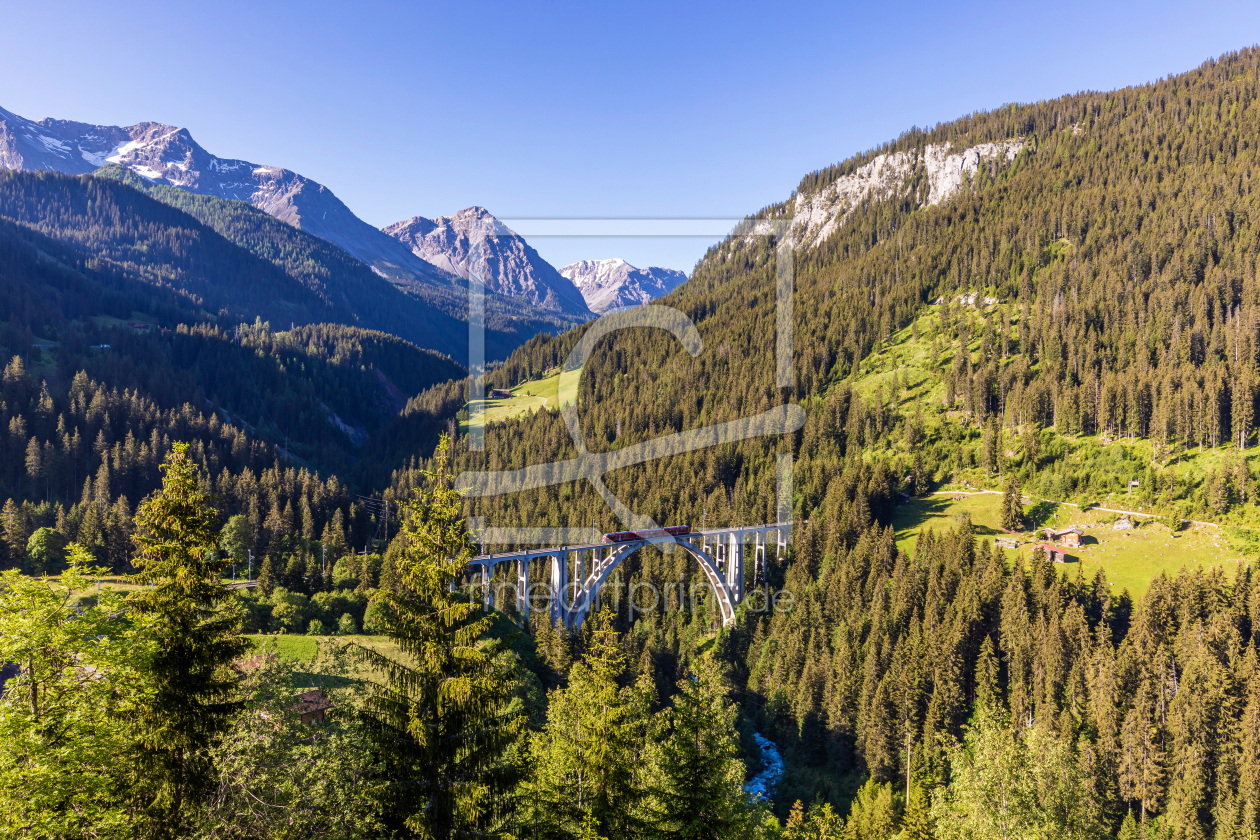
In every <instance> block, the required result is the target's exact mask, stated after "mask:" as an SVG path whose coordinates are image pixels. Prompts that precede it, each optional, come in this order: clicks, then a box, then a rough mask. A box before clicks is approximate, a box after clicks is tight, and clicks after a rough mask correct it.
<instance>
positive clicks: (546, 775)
mask: <svg viewBox="0 0 1260 840" xmlns="http://www.w3.org/2000/svg"><path fill="white" fill-rule="evenodd" d="M590 620H591V621H592V623H593V626H592V629H591V631H590V644H589V647H588V649H587V652H586V655H585V656H583V657H582V659H581V660H580V661H578V662H576V663H574V665H573V667H572V668H571V669H570V670H569V683H568V686H567V687H565V688H562V689H557V690H555V691H553V692H552V693H551V695H550V702H549V703H548V704H547V724H546V727H545V728H544V730H543V731H542V732H541V733H539V734H537V735H535V736H534V738H533V739H532V741H531V744H530V765H531V773H530V777H529V779H528V780H527V781H526V783H525V785H523V786H522V790H521V796H520V797H519V799H520V801H521V804H522V806H523V808H524V813H523V817H524V820H525V822H526V824H528V825H530V826H531V828H532V831H531V833H530V836H538V837H549V836H556V835H561V836H564V835H567V836H573V835H574V834H577V833H578V832H579V831H580V829H581V826H582V824H583V820H584V819H585V817H586V815H588V814H589V815H590V816H592V817H593V818H594V820H595V824H596V826H597V827H598V831H599V833H600V834H602V835H604V836H607V837H610V838H613V840H630V838H638V837H642V836H643V835H644V834H645V833H646V831H647V830H648V826H647V825H645V824H644V820H643V818H642V812H643V805H644V797H645V794H646V793H647V791H646V789H645V788H646V786H645V779H644V769H645V768H644V767H643V763H644V761H643V759H644V751H645V747H646V741H647V736H648V727H649V723H650V716H649V710H650V703H651V687H650V685H651V683H650V678H649V677H648V676H647V675H644V676H643V677H641V678H640V681H639V682H638V683H636V684H635V685H632V686H627V687H622V686H620V685H619V684H618V680H620V679H621V678H622V676H623V675H624V674H625V670H626V656H625V653H624V652H623V651H622V650H621V647H620V645H619V644H618V639H617V633H616V631H615V630H614V629H613V626H612V614H611V613H610V612H609V611H608V609H607V608H605V609H604V610H603V611H602V612H600V613H599V614H598V615H596V616H593V617H592V618H591V619H590Z"/></svg>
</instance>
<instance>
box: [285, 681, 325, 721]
mask: <svg viewBox="0 0 1260 840" xmlns="http://www.w3.org/2000/svg"><path fill="white" fill-rule="evenodd" d="M332 707H333V704H332V700H330V699H328V695H327V694H325V693H324V692H323V691H322V690H321V689H318V688H314V689H311V690H310V691H304V692H302V694H301V696H299V697H298V701H297V702H296V703H294V704H293V707H292V708H293V711H295V712H297V713H298V715H299V716H300V718H301V720H302V723H311V722H312V721H314V722H316V723H323V722H324V721H325V720H326V719H327V716H328V712H329V710H331V709H332Z"/></svg>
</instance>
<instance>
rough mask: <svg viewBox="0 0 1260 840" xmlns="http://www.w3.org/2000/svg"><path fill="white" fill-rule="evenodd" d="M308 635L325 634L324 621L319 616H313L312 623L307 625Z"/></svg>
mask: <svg viewBox="0 0 1260 840" xmlns="http://www.w3.org/2000/svg"><path fill="white" fill-rule="evenodd" d="M306 635H308V636H322V635H324V622H322V621H320V620H319V619H318V618H312V619H311V623H310V624H308V625H307V626H306Z"/></svg>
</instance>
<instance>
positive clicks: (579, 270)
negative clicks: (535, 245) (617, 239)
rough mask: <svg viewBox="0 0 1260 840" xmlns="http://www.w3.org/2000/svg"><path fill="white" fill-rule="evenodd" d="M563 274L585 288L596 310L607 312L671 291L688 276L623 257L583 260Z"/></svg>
mask: <svg viewBox="0 0 1260 840" xmlns="http://www.w3.org/2000/svg"><path fill="white" fill-rule="evenodd" d="M560 273H561V274H562V275H563V276H565V277H567V278H568V279H569V280H570V281H572V282H573V285H574V286H577V288H578V290H579V291H581V293H582V297H583V298H584V299H585V300H586V305H587V306H588V307H590V310H591V311H592V312H595V313H598V314H600V315H603V314H604V313H605V312H613V311H615V310H618V309H625V308H627V307H631V306H639V305H641V304H644V303H647V302H648V301H650V300H655V299H656V298H659V297H663V296H664V295H666V294H669V293H670V292H672V291H673V290H674V289H676V288H677V287H678V286H679V285H681V284H682V283H683V282H685V281H686V279H687V275H686V273H684V272H682V271H677V270H676V269H672V268H660V267H658V266H649V267H648V268H635V267H634V266H632V265H630V263H628V262H626V261H625V260H623V259H617V258H614V259H607V260H580V261H578V262H575V263H572V264H571V265H566V266H565V267H564V268H562V269H560Z"/></svg>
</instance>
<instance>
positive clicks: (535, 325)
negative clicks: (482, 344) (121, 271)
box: [0, 108, 686, 358]
mask: <svg viewBox="0 0 1260 840" xmlns="http://www.w3.org/2000/svg"><path fill="white" fill-rule="evenodd" d="M0 168H4V169H11V170H19V171H23V170H24V171H40V170H44V171H55V172H61V173H66V174H71V175H85V174H92V173H97V174H101V171H102V170H103V169H104V170H106V173H105V174H109V173H110V172H112V173H113V175H112V177H115V178H117V177H118V174H117V173H118V172H119V171H121V170H125V171H128V172H130V173H133V174H134V175H135V176H139V179H143V180H142V181H141V180H136V181H133V182H131V185H132V186H135V187H138V188H141V189H144V190H149V191H151V190H152V189H154V188H169V187H177V188H179V189H181V190H185V191H187V192H190V193H194V194H198V195H202V196H208V197H213V198H217V199H226V200H230V201H242V202H246V203H248V204H250V205H252V206H253V207H255V208H257V209H259V210H262V211H264V212H265V213H267V214H268V215H270V216H272V217H274V218H276V219H279V220H281V221H283V222H286V223H288V224H289V225H291V226H292V227H294V228H298V229H300V230H302V231H305V232H306V233H309V234H313V235H314V236H317V237H319V238H320V239H323V240H325V241H327V242H331V243H333V244H334V245H336V246H338V247H339V248H341V249H342V250H343V251H345V252H346V253H347V254H349V255H350V256H352V257H353V258H354V259H355V260H357V261H359V262H361V263H363V264H365V265H367V266H369V267H370V268H371V270H372V271H373V272H375V273H376V274H377V275H378V276H380V277H383V278H386V279H388V280H389V281H390V282H391V283H392V284H393V285H395V286H397V287H398V288H400V289H402V290H404V291H405V292H407V293H408V294H409V295H411V296H412V297H414V298H418V299H420V300H422V301H424V302H425V303H426V304H428V305H429V306H431V307H433V308H436V309H438V310H440V311H441V312H442V313H444V315H445V316H446V318H447V319H449V318H454V319H457V320H466V316H465V315H464V312H465V311H466V304H465V292H464V287H465V286H466V283H467V280H468V279H469V278H470V276H472V270H473V265H474V264H475V262H476V261H477V260H479V259H484V265H485V270H484V275H485V276H484V278H483V279H484V282H485V284H486V289H487V291H488V292H490V294H489V295H488V296H487V301H486V303H487V324H488V325H489V326H491V327H492V328H497V329H499V330H500V333H501V334H502V335H501V337H500V340H497V341H491V342H490V344H491V345H496V346H500V347H501V348H502V349H503V350H510V345H511V343H512V341H513V339H512V338H510V336H511V335H521V336H527V335H529V334H532V333H534V332H537V331H540V330H541V331H549V332H554V331H557V330H563V329H567V328H569V327H571V326H573V325H576V324H579V323H582V322H583V321H587V320H589V319H590V318H592V317H593V316H594V315H596V314H602V313H603V312H607V311H611V310H614V309H619V308H624V307H626V306H635V305H639V304H641V303H645V302H647V301H649V300H652V299H653V298H657V297H660V296H661V295H663V294H665V293H667V292H669V291H670V290H672V289H673V288H674V287H676V286H677V285H678V284H679V283H681V282H683V281H684V280H685V279H686V275H685V274H683V273H682V272H679V271H674V270H672V269H661V268H647V269H636V268H634V267H633V266H630V265H629V264H628V263H625V262H624V261H622V260H585V261H582V262H579V263H574V264H573V265H571V266H567V267H566V268H565V269H564V270H563V271H557V270H556V269H555V267H554V266H552V265H551V264H550V263H548V262H547V261H546V260H544V259H543V258H542V257H541V256H539V254H538V252H537V251H535V250H534V249H533V248H532V247H530V246H529V244H528V243H526V242H525V240H524V239H522V238H521V237H520V236H518V235H516V234H515V233H513V232H512V231H509V230H508V229H507V228H506V227H505V226H503V225H502V224H501V223H500V222H498V220H496V219H495V218H494V216H492V215H491V214H490V213H488V212H487V211H486V210H485V209H483V208H481V207H470V208H468V209H466V210H462V211H460V212H459V213H456V214H455V215H453V216H443V217H440V218H436V219H428V218H424V217H420V216H417V217H414V218H412V219H408V220H406V221H402V222H398V223H396V224H393V225H390V226H388V227H386V228H385V229H384V230H378V229H377V228H375V227H373V226H371V225H370V224H368V223H367V222H364V221H363V220H362V219H360V218H359V217H357V216H356V215H355V214H354V213H353V212H352V211H351V210H350V209H349V208H348V207H347V206H346V205H345V204H344V203H342V201H341V200H340V199H338V198H337V196H335V195H334V194H333V192H332V191H331V190H329V189H328V188H327V187H325V186H323V185H322V184H319V183H317V182H315V181H312V180H310V179H309V178H306V177H305V176H303V175H300V174H298V173H296V172H293V171H291V170H288V169H284V168H282V167H276V166H265V165H261V164H257V163H252V162H250V161H245V160H238V159H228V158H220V157H217V156H215V155H213V154H211V153H209V152H208V151H206V150H205V149H204V148H202V147H201V146H200V145H199V144H198V143H197V142H196V141H195V140H193V138H192V135H191V134H190V133H189V131H188V129H186V128H179V127H176V126H171V125H164V124H161V123H155V122H144V123H137V124H135V125H132V126H126V127H121V126H101V125H90V124H88V123H81V122H73V121H69V120H56V119H49V118H46V119H42V120H29V119H26V118H25V117H21V116H18V115H17V114H14V113H12V112H10V111H6V110H4V109H3V108H0ZM153 195H154V197H156V198H158V199H159V200H160V201H163V202H164V203H167V204H171V205H173V206H178V207H180V208H181V209H183V210H185V211H186V212H190V213H192V214H193V215H194V216H196V217H197V218H199V219H200V220H201V221H203V222H205V223H207V224H210V225H211V226H212V227H216V225H215V220H222V219H223V218H225V217H226V216H229V215H231V214H230V213H226V212H224V211H221V210H214V211H209V210H206V209H205V208H200V210H202V211H203V212H197V210H198V209H199V208H198V207H196V206H191V205H189V204H188V202H186V201H182V200H181V199H179V198H178V196H177V195H175V194H165V193H162V192H161V191H160V189H159V191H158V192H154V193H153ZM250 224H251V225H254V226H256V225H255V223H252V222H251V223H250ZM216 229H219V228H218V227H216ZM219 232H220V233H225V232H224V231H223V230H220V231H219ZM225 235H228V238H229V239H231V238H232V236H231V235H230V234H227V233H225ZM478 243H480V244H478ZM238 244H239V243H238ZM317 250H318V249H317ZM330 259H331V261H332V262H337V260H336V259H335V258H331V257H330V255H329V254H323V255H322V257H321V258H320V259H319V260H316V263H317V264H321V265H326V264H327V263H328V262H329V260H330ZM344 270H345V266H344V265H338V266H337V269H336V271H334V273H337V272H342V273H344ZM351 285H352V286H354V287H355V288H359V289H362V288H365V287H366V285H365V284H364V282H363V280H362V278H357V279H356V280H355V282H354V283H353V284H351ZM347 288H348V287H347ZM338 294H339V295H340V294H342V293H341V292H340V291H338ZM331 303H332V304H333V305H334V306H339V305H342V304H345V305H348V306H350V307H351V309H353V308H354V303H353V299H351V298H349V297H346V298H344V299H342V298H338V299H337V300H334V301H331ZM409 309H410V307H406V306H404V307H401V308H400V309H399V311H398V314H399V316H402V314H403V312H404V311H407V310H409ZM381 311H384V310H383V309H382V308H381V307H378V314H379V312H381ZM407 314H408V315H410V314H411V313H410V312H409V311H408V312H407ZM359 320H360V321H362V320H363V319H359ZM367 320H368V321H376V322H380V321H381V320H382V319H381V317H373V318H369V319H367ZM386 320H388V319H386ZM395 320H396V319H395ZM380 326H381V328H386V329H390V330H391V331H393V332H395V333H396V334H403V335H408V336H409V337H410V338H412V340H416V335H415V333H416V331H417V329H419V330H424V329H428V328H431V326H432V325H431V324H429V323H427V322H424V323H421V324H418V325H416V326H415V327H414V328H412V329H400V328H398V327H397V326H396V325H392V324H391V325H389V326H387V325H386V324H384V323H381V324H380ZM442 331H443V333H444V336H443V337H442V338H440V339H439V340H435V341H429V342H421V343H422V344H424V345H426V346H435V347H438V348H441V349H444V350H446V351H447V352H451V355H453V356H455V357H457V358H458V357H460V356H461V355H462V353H460V352H459V351H458V350H454V349H453V348H452V347H451V346H450V341H451V340H453V339H451V336H452V335H453V333H454V332H458V330H452V329H451V328H450V327H449V326H445V327H443V330H442ZM505 342H506V343H505ZM488 346H489V345H488Z"/></svg>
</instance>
